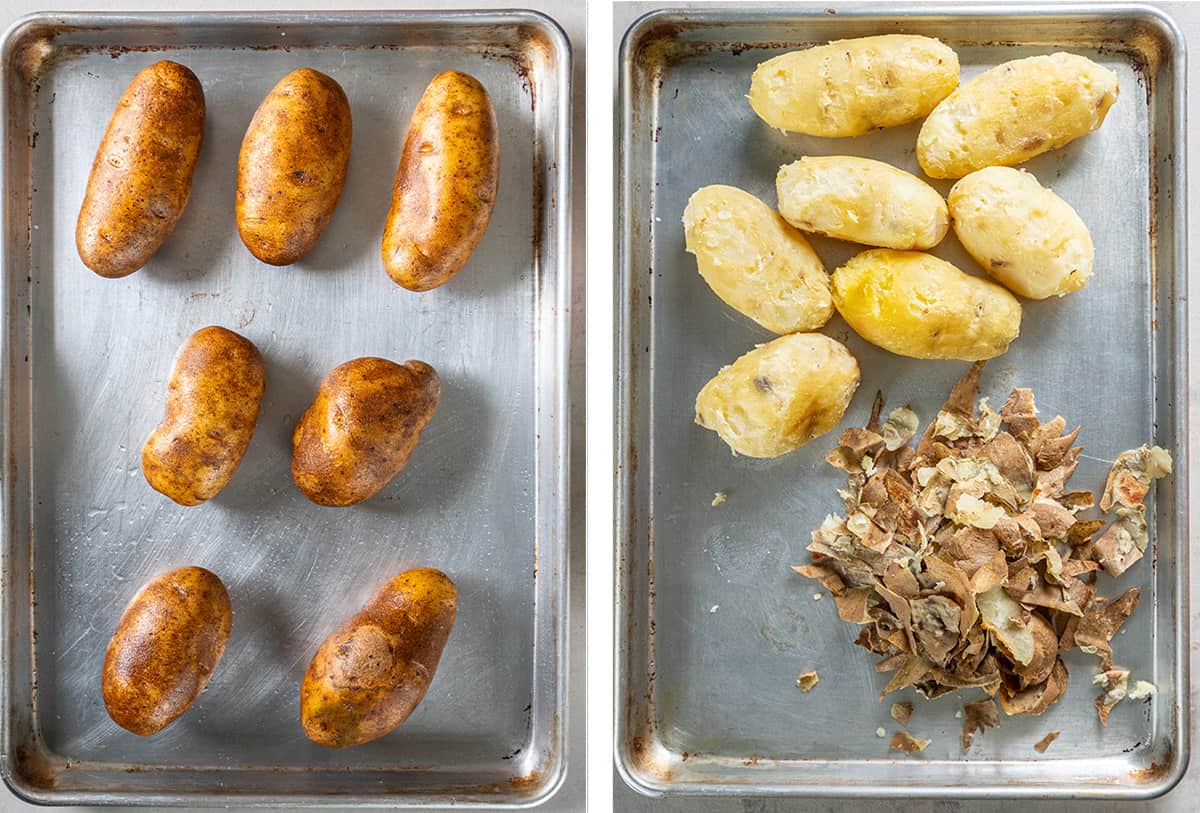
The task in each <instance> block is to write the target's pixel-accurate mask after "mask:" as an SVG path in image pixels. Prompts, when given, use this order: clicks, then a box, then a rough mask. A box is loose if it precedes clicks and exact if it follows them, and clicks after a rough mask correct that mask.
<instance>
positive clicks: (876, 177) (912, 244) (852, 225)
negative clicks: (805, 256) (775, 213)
mask: <svg viewBox="0 0 1200 813" xmlns="http://www.w3.org/2000/svg"><path fill="white" fill-rule="evenodd" d="M775 191H776V194H777V196H778V199H779V214H780V215H782V216H783V219H784V220H786V221H787V222H788V223H791V224H792V225H793V226H795V227H796V228H797V229H800V230H801V231H806V232H814V233H816V234H823V235H825V236H826V237H834V238H837V239H838V240H849V241H851V242H854V243H865V244H866V245H868V246H883V247H885V248H899V249H914V248H932V247H934V246H936V245H937V244H938V243H940V242H942V238H943V237H945V236H946V230H947V229H949V228H950V215H949V214H948V213H947V211H946V201H944V200H942V196H941V195H940V194H939V193H938V191H937V190H936V189H934V188H933V187H932V186H930V185H929V184H927V183H925V182H924V181H922V180H921V179H920V178H918V177H916V176H915V175H910V174H909V173H907V172H905V171H904V170H901V169H897V168H896V167H894V166H892V165H891V164H885V163H883V162H882V161H873V160H871V159H870V158H857V157H855V156H849V155H821V156H807V157H804V158H801V159H800V160H799V161H794V162H792V163H790V164H788V165H787V166H784V167H780V169H779V174H778V175H776V176H775Z"/></svg>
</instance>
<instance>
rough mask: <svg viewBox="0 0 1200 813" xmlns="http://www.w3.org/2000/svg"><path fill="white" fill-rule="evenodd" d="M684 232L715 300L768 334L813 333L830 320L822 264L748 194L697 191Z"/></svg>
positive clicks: (717, 188) (797, 236)
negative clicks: (718, 299)
mask: <svg viewBox="0 0 1200 813" xmlns="http://www.w3.org/2000/svg"><path fill="white" fill-rule="evenodd" d="M683 229H684V237H685V240H686V246H687V250H688V251H689V252H691V253H692V254H694V255H695V256H696V266H697V267H698V269H699V270H700V276H702V277H703V278H704V281H705V282H707V283H708V285H709V287H710V288H712V290H713V293H715V294H716V295H717V296H719V297H720V298H721V300H722V301H724V302H725V304H727V305H729V306H730V307H732V308H733V309H734V310H737V311H739V312H741V313H743V314H745V315H746V316H748V317H750V318H751V319H753V320H754V321H755V322H758V324H760V325H762V326H763V327H765V328H766V329H767V330H770V331H773V332H775V333H795V332H797V331H806V330H815V329H816V328H819V327H821V326H822V325H824V324H825V323H826V322H828V321H829V317H830V316H832V315H833V300H832V299H831V298H830V295H829V275H828V274H827V273H825V266H824V265H823V264H822V263H821V258H820V257H818V256H817V254H816V252H815V251H813V249H812V246H810V245H809V244H808V241H807V240H805V239H804V235H802V234H800V233H799V232H798V231H796V230H795V229H793V228H792V227H791V226H789V225H788V224H787V223H786V222H784V220H783V218H781V217H780V216H779V215H778V214H777V213H776V212H775V211H774V210H773V209H771V207H769V206H767V204H765V203H763V202H762V201H761V200H759V199H758V198H756V197H754V196H753V195H751V194H750V193H749V192H744V191H742V190H741V189H738V188H736V187H733V186H720V185H716V186H706V187H704V188H702V189H699V190H697V191H696V193H695V194H693V195H692V197H691V198H690V199H689V200H688V204H687V208H685V209H684V211H683Z"/></svg>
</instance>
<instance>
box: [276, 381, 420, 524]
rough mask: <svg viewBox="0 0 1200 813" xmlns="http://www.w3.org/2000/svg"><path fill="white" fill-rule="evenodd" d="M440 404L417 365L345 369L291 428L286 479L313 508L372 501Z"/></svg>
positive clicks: (398, 468)
mask: <svg viewBox="0 0 1200 813" xmlns="http://www.w3.org/2000/svg"><path fill="white" fill-rule="evenodd" d="M441 397H442V382H441V380H440V379H439V378H438V375H437V372H436V371H435V370H434V369H433V368H432V367H430V366H429V365H428V364H426V363H425V362H423V361H406V362H404V364H403V365H400V364H396V363H395V362H393V361H388V360H387V359H381V358H373V357H366V358H357V359H354V360H352V361H347V362H346V363H345V364H343V365H341V366H340V367H337V368H335V369H334V370H333V372H331V373H330V374H329V375H328V376H326V377H325V380H324V381H322V382H321V386H320V388H319V389H318V390H317V397H316V399H315V400H314V401H313V403H312V406H310V407H309V408H308V410H307V411H306V412H305V413H304V414H303V415H302V416H301V417H300V422H299V423H298V424H296V431H295V432H294V433H293V434H292V479H293V480H295V481H296V485H297V486H298V487H299V489H300V490H301V491H302V492H303V493H304V496H306V497H308V498H309V499H310V500H312V501H313V502H315V503H317V504H318V505H328V506H345V505H354V504H355V503H357V502H362V501H363V500H365V499H367V498H368V497H371V496H373V495H374V494H375V493H377V492H378V491H379V490H380V489H381V488H383V487H384V486H386V485H387V484H388V483H389V482H390V481H391V479H392V478H393V477H395V476H396V475H397V474H399V473H400V471H401V469H403V468H404V465H405V463H407V462H408V458H409V455H411V454H412V451H413V449H415V448H416V446H417V441H418V440H419V439H420V437H421V430H422V429H423V428H425V425H426V424H427V423H429V419H430V418H432V417H433V413H434V411H435V410H436V409H437V407H438V402H439V401H440V400H441Z"/></svg>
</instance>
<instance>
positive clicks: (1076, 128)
mask: <svg viewBox="0 0 1200 813" xmlns="http://www.w3.org/2000/svg"><path fill="white" fill-rule="evenodd" d="M1117 93H1118V87H1117V75H1116V74H1115V73H1113V72H1112V71H1110V70H1108V69H1107V68H1104V67H1102V66H1100V65H1097V64H1096V63H1095V62H1093V61H1091V60H1090V59H1087V58H1086V57H1082V56H1078V55H1076V54H1067V53H1057V54H1050V55H1048V56H1031V57H1027V58H1025V59H1014V60H1012V61H1011V62H1005V63H1003V64H1001V65H997V66H996V67H994V68H991V69H989V70H986V71H984V72H983V73H981V74H979V75H978V76H976V77H975V78H974V79H972V80H970V81H969V82H967V83H966V84H964V85H962V86H961V87H959V88H958V90H956V91H954V92H953V93H951V94H950V95H949V96H948V97H946V99H945V101H943V102H942V103H941V104H939V105H938V106H937V107H936V108H935V109H934V111H933V112H932V113H930V114H929V118H927V119H925V123H924V124H922V125H921V134H920V135H919V136H918V137H917V160H918V161H919V162H920V163H921V169H923V170H925V174H926V175H928V176H929V177H931V178H961V177H962V176H964V175H966V174H967V173H969V172H974V171H975V170H977V169H982V168H983V167H988V166H997V165H1000V166H1011V165H1013V164H1019V163H1021V162H1022V161H1028V160H1029V159H1030V158H1033V157H1034V156H1035V155H1041V154H1042V153H1044V152H1049V151H1050V150H1055V149H1058V148H1059V147H1061V146H1063V145H1064V144H1067V143H1068V142H1071V141H1074V140H1075V139H1077V138H1079V137H1080V136H1082V135H1086V134H1087V133H1090V132H1091V131H1092V130H1095V129H1097V128H1099V127H1100V125H1101V124H1103V123H1104V117H1105V116H1106V115H1108V109H1109V108H1110V107H1112V105H1113V102H1115V101H1116V100H1117Z"/></svg>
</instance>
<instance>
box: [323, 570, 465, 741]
mask: <svg viewBox="0 0 1200 813" xmlns="http://www.w3.org/2000/svg"><path fill="white" fill-rule="evenodd" d="M457 610H458V591H457V590H456V589H455V587H454V582H452V581H450V579H449V577H448V576H446V574H445V573H443V572H441V571H440V570H434V569H432V568H418V569H416V570H408V571H405V572H404V573H401V574H399V575H398V576H394V577H393V578H392V579H391V580H390V581H388V582H387V583H386V584H385V585H383V587H381V588H380V589H379V592H377V593H376V594H375V595H374V596H372V597H371V600H370V601H368V602H367V605H366V606H365V607H363V608H362V610H360V611H359V613H358V614H357V615H355V616H354V617H353V618H351V619H350V620H349V621H347V622H346V623H345V624H342V625H341V626H340V627H338V628H337V630H336V631H335V632H334V633H333V634H332V635H330V636H329V637H328V638H326V639H325V641H324V642H323V643H322V644H321V646H320V648H318V649H317V654H316V655H314V656H313V659H312V662H311V663H310V664H309V665H308V671H307V672H305V674H304V683H303V684H302V685H301V687H300V721H301V723H302V724H303V725H304V733H305V734H307V735H308V738H309V739H310V740H312V741H313V742H315V743H317V744H318V745H324V746H326V747H328V748H344V747H346V746H348V745H360V744H362V743H364V742H369V741H370V740H373V739H376V738H378V737H382V736H383V735H384V734H387V733H388V732H390V731H392V730H394V729H395V728H396V727H397V726H399V725H400V724H401V723H403V722H404V721H405V720H406V719H408V716H409V715H410V714H412V712H413V709H415V708H416V707H417V704H418V703H420V702H421V699H422V698H423V697H424V696H425V691H426V690H427V689H428V688H429V684H430V683H431V682H433V675H434V672H436V671H437V667H438V661H439V660H440V659H441V657H442V650H443V649H444V648H445V646H446V639H447V638H448V637H449V636H450V628H451V627H452V626H453V625H454V616H455V614H456V613H457Z"/></svg>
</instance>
